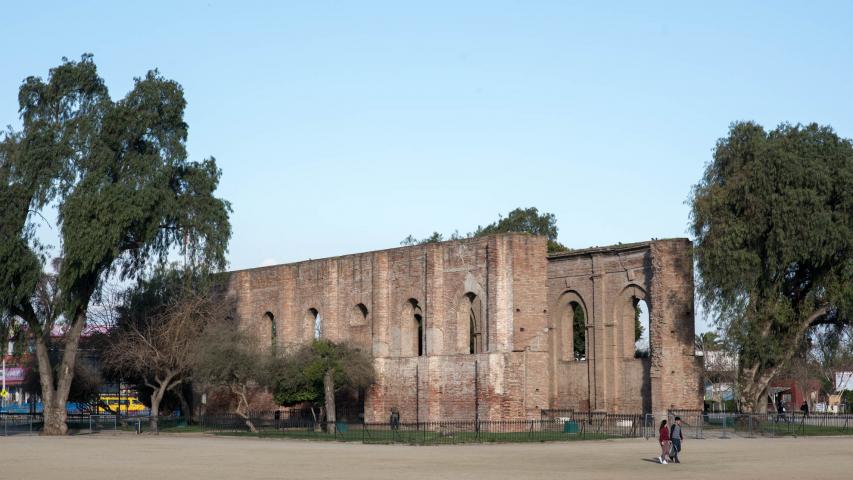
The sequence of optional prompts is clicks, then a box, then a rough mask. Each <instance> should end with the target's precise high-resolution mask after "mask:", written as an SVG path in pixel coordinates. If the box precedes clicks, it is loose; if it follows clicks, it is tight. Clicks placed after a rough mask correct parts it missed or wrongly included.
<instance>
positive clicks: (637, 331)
mask: <svg viewBox="0 0 853 480" xmlns="http://www.w3.org/2000/svg"><path fill="white" fill-rule="evenodd" d="M631 301H632V302H633V305H634V358H645V357H648V356H649V355H650V354H651V342H650V341H649V306H648V304H646V301H645V300H642V299H639V298H637V297H632V298H631Z"/></svg>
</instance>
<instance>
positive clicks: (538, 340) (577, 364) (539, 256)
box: [228, 234, 701, 422]
mask: <svg viewBox="0 0 853 480" xmlns="http://www.w3.org/2000/svg"><path fill="white" fill-rule="evenodd" d="M692 281H693V279H692V257H691V245H690V242H689V241H687V240H683V239H679V240H665V241H653V242H645V243H639V244H632V245H626V246H615V247H608V248H600V249H587V250H576V251H572V252H569V253H566V254H560V255H552V256H548V255H547V245H546V240H545V239H544V238H541V237H534V236H530V235H525V234H501V235H492V236H487V237H482V238H473V239H465V240H458V241H451V242H442V243H434V244H427V245H417V246H411V247H401V248H394V249H389V250H381V251H376V252H368V253H362V254H355V255H345V256H341V257H334V258H327V259H321V260H309V261H305V262H298V263H293V264H287V265H276V266H271V267H263V268H256V269H250V270H241V271H235V272H231V274H230V276H229V287H228V290H229V295H230V296H231V298H232V300H233V301H234V302H235V304H236V310H237V318H238V319H239V321H240V323H241V326H242V327H243V328H245V329H249V330H251V331H254V332H255V333H256V335H257V337H258V339H259V342H260V343H261V346H262V347H267V346H269V345H271V344H275V345H276V348H278V349H285V350H286V349H289V348H293V347H295V346H297V345H299V344H303V343H307V342H310V341H311V340H312V338H314V336H315V327H317V324H318V323H319V329H317V330H319V333H320V335H321V336H322V337H323V338H328V339H330V340H333V341H336V342H342V341H347V342H351V343H353V344H355V345H357V346H359V347H361V348H364V349H367V350H368V351H370V352H371V353H372V356H373V357H374V361H375V366H376V371H377V382H376V384H375V385H374V386H373V388H371V390H370V391H369V392H368V394H367V398H366V400H365V417H366V420H367V421H386V420H387V418H388V412H389V411H390V409H391V408H392V407H397V408H399V410H400V413H401V418H402V421H404V422H407V421H416V420H420V421H437V420H449V419H460V420H462V419H465V420H467V419H473V418H475V417H479V418H480V419H482V420H489V419H521V418H538V417H539V412H540V410H541V409H543V408H574V409H581V410H586V409H587V408H589V409H595V410H603V411H612V412H640V411H655V412H659V411H662V409H666V408H668V407H670V406H675V407H678V408H699V407H700V406H701V400H700V399H701V397H700V396H699V378H700V377H699V374H698V370H697V369H696V365H697V364H696V361H695V358H694V356H693V330H694V327H693V283H692ZM633 298H642V299H643V300H645V301H647V302H648V303H649V305H650V310H651V323H652V326H651V338H652V353H651V358H650V359H634V358H633V355H634V352H633V318H634V317H633V304H632V301H633ZM571 302H577V303H580V304H581V305H582V306H583V308H584V310H585V312H587V330H588V334H587V337H588V338H587V343H588V346H587V349H588V351H589V352H590V354H589V355H588V358H587V359H586V360H584V361H576V360H574V356H573V355H572V352H568V353H567V350H566V349H567V348H571V345H572V343H571V334H572V332H571V328H570V327H568V328H564V323H565V322H566V321H567V319H568V324H569V326H570V325H571V321H570V317H567V311H568V310H569V307H570V304H571ZM472 315H473V316H474V322H473V323H474V324H475V327H474V328H473V333H474V339H475V340H474V341H473V342H472V341H471V337H472V327H471V324H472V321H471V317H472ZM318 319H319V321H318ZM418 322H420V326H421V329H420V332H422V333H420V334H419V328H418ZM629 327H630V332H629ZM629 334H630V338H629ZM629 341H630V345H629ZM472 343H473V344H475V347H474V351H475V352H476V353H471V349H472ZM419 353H420V355H419Z"/></svg>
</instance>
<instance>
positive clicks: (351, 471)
mask: <svg viewBox="0 0 853 480" xmlns="http://www.w3.org/2000/svg"><path fill="white" fill-rule="evenodd" d="M656 452H657V448H656V444H655V441H654V440H613V441H586V442H570V443H542V444H501V445H449V446H425V447H414V446H405V445H362V444H359V443H335V442H312V441H299V440H278V439H272V440H269V439H254V438H233V437H213V436H203V435H198V436H190V435H168V434H164V435H160V436H159V437H154V436H139V437H137V436H134V435H130V434H117V435H110V434H98V435H91V436H88V435H80V436H76V437H64V438H45V437H37V436H13V437H0V461H2V472H3V478H14V479H25V480H29V479H54V478H55V479H68V480H71V479H85V480H96V479H111V480H115V479H119V480H136V479H145V480H151V479H154V480H166V479H220V478H222V479H226V478H227V479H232V478H233V479H262V478H263V479H267V478H269V479H302V478H305V479H308V478H311V479H323V478H333V479H337V478H341V479H353V480H359V479H386V478H387V479H395V480H408V479H421V478H423V479H431V480H438V479H489V480H493V479H524V478H535V479H551V478H559V479H562V480H564V479H620V478H626V479H632V480H641V479H660V478H674V479H675V478H677V479H704V478H709V479H711V478H713V479H741V478H743V479H773V480H780V479H849V478H853V438H826V437H810V438H779V439H743V438H740V439H738V438H735V439H729V440H721V439H708V440H688V441H686V442H685V445H684V452H683V463H682V464H680V465H672V464H670V465H659V464H657V463H656ZM653 459H654V461H653Z"/></svg>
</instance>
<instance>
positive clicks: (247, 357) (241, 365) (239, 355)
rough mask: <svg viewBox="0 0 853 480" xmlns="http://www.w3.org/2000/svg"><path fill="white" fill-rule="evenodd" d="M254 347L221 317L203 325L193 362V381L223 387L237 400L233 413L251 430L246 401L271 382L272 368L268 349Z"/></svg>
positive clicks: (254, 342) (254, 341)
mask: <svg viewBox="0 0 853 480" xmlns="http://www.w3.org/2000/svg"><path fill="white" fill-rule="evenodd" d="M257 347H258V341H257V338H254V337H253V336H252V335H249V334H247V333H246V332H245V331H243V330H241V329H239V328H238V326H237V324H236V322H233V321H230V320H224V319H223V320H220V321H214V322H211V323H209V324H208V325H207V326H206V328H205V330H204V334H203V335H202V336H201V338H200V341H199V345H198V348H197V349H196V352H195V359H194V361H193V378H194V380H196V381H198V382H201V383H204V384H207V385H210V386H213V387H225V388H227V389H228V390H229V392H230V393H231V395H232V396H233V397H234V398H235V399H236V401H237V403H236V409H235V413H237V414H238V415H240V416H241V417H243V419H244V420H245V421H246V424H247V425H248V427H249V429H250V430H251V431H253V432H254V431H256V430H255V426H254V424H252V421H251V419H250V418H249V408H250V406H249V404H250V400H251V397H252V394H253V391H254V390H255V389H258V388H264V387H267V386H269V385H270V384H271V368H272V367H273V362H272V356H271V354H270V352H269V350H267V349H259V348H257Z"/></svg>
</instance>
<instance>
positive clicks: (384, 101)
mask: <svg viewBox="0 0 853 480" xmlns="http://www.w3.org/2000/svg"><path fill="white" fill-rule="evenodd" d="M178 3H179V2H155V1H147V2H144V3H139V2H135V3H130V2H100V3H97V2H84V1H81V2H56V3H54V4H51V3H50V2H14V3H11V4H9V5H6V6H4V7H3V10H4V11H3V14H2V15H0V39H2V42H3V45H4V48H3V49H2V51H0V65H2V70H0V112H2V116H1V117H0V122H2V123H9V124H12V125H16V124H17V113H16V112H17V89H18V86H19V85H20V82H21V81H22V79H23V78H25V77H26V76H28V75H40V76H45V75H46V74H47V71H48V69H49V68H50V67H52V66H55V65H57V64H58V63H59V62H60V59H61V57H63V56H67V57H72V58H76V57H78V56H79V55H80V54H81V53H83V52H92V53H94V54H95V61H96V62H97V64H98V66H99V69H100V72H101V75H102V76H103V77H104V78H105V80H106V82H107V84H108V86H109V88H110V90H111V93H112V95H113V97H114V98H118V97H121V96H123V95H124V94H125V93H126V92H127V91H128V90H129V89H130V87H131V84H132V79H133V77H135V76H140V75H143V74H144V73H145V72H146V71H147V70H148V69H151V68H155V67H156V68H159V69H160V71H161V73H162V74H163V75H165V76H167V77H169V78H173V79H175V80H177V81H178V82H180V83H181V84H182V85H183V86H184V89H185V91H186V97H187V100H188V102H189V105H188V108H187V112H186V119H187V122H188V123H189V125H190V135H189V141H188V148H189V152H190V156H191V157H192V158H194V159H202V158H203V157H206V156H210V155H213V156H215V157H216V158H217V160H218V162H219V164H220V166H221V167H222V169H223V178H222V184H221V189H220V193H221V195H222V196H223V197H225V198H227V199H228V200H230V201H231V202H232V203H233V207H234V214H233V217H232V222H233V227H234V237H233V240H232V242H231V247H230V262H231V267H232V268H246V267H253V266H258V265H261V264H267V263H274V262H287V261H295V260H300V259H306V258H320V257H326V256H331V255H338V254H344V253H351V252H359V251H366V250H372V249H380V248H387V247H393V246H396V245H398V244H399V242H400V240H401V239H403V238H404V237H405V236H406V235H408V234H410V233H411V234H414V235H415V236H418V237H422V236H426V235H428V234H429V233H430V232H432V231H433V230H438V231H441V232H445V233H450V232H452V231H453V230H455V229H458V230H460V231H461V232H467V231H470V230H473V229H474V228H475V227H476V226H477V225H478V224H486V223H489V222H491V221H493V220H494V219H496V218H497V215H498V213H502V212H503V213H505V212H508V211H509V210H511V209H513V208H515V207H518V206H536V207H538V208H539V209H540V210H543V211H548V212H552V213H554V214H556V215H557V218H558V225H559V227H560V241H561V242H563V243H565V244H566V245H568V246H570V247H576V248H579V247H587V246H592V245H606V244H612V243H616V242H620V241H621V242H630V241H638V240H646V239H649V238H651V237H676V236H687V231H686V228H687V223H688V213H689V209H688V206H687V205H686V204H685V200H686V199H687V198H688V195H689V192H690V187H691V185H693V184H694V183H696V181H697V180H698V179H699V177H700V175H701V173H702V170H703V166H704V164H705V163H706V162H707V161H708V160H709V159H710V157H711V151H712V148H713V146H714V143H715V141H716V139H717V138H719V137H721V136H724V135H725V134H726V131H727V128H728V125H729V123H730V122H732V121H735V120H755V121H758V122H759V123H761V124H763V125H765V126H767V127H773V126H775V125H777V124H778V123H780V122H783V121H789V122H794V123H796V122H811V121H817V122H820V123H825V124H830V125H832V126H833V127H835V129H836V130H837V131H838V132H839V133H840V134H841V135H843V136H845V137H851V136H853V94H851V93H850V86H851V85H853V60H851V59H853V55H851V54H853V35H851V33H850V22H851V19H853V7H851V5H853V4H851V3H849V2H838V3H823V2H750V3H747V2H703V3H706V4H708V5H698V2H696V3H697V4H696V5H686V3H688V2H662V3H659V2H625V3H616V2H606V3H605V2H594V3H593V2H589V3H586V4H581V3H573V2H535V1H511V2H502V1H495V0H492V1H484V2H474V1H471V2H439V1H432V2H421V3H420V4H419V5H416V4H415V3H414V2H365V1H362V2H344V1H322V0H318V1H312V2H299V3H297V2H276V3H273V2H270V3H258V2H246V1H242V2H222V1H216V0H210V1H205V2H197V3H196V2H180V4H178ZM711 3H712V4H711ZM46 235H49V233H46Z"/></svg>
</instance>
